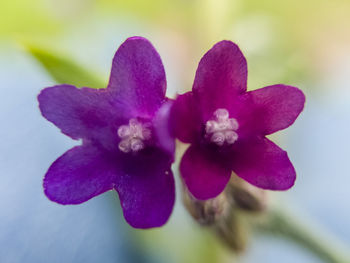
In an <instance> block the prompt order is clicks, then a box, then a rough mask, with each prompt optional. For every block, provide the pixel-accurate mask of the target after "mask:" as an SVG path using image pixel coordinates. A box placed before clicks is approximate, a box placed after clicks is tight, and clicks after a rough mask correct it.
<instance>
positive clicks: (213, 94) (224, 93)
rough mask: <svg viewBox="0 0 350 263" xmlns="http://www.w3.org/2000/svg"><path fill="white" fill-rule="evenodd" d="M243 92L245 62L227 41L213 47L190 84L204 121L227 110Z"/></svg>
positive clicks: (245, 83)
mask: <svg viewBox="0 0 350 263" xmlns="http://www.w3.org/2000/svg"><path fill="white" fill-rule="evenodd" d="M246 89H247V61H246V59H245V57H244V56H243V54H242V52H241V50H240V49H239V47H238V46H237V45H236V44H235V43H233V42H231V41H226V40H225V41H221V42H219V43H217V44H216V45H214V47H213V48H212V49H210V50H209V51H208V52H207V53H206V54H205V55H204V56H203V58H202V59H201V61H200V62H199V65H198V69H197V72H196V77H195V80H194V84H193V94H194V95H195V97H196V98H198V99H199V101H200V105H201V111H202V114H203V118H204V120H207V119H209V118H210V117H211V115H212V114H213V112H214V111H215V110H217V109H218V108H225V109H228V108H229V106H230V105H231V104H232V102H233V101H234V100H235V97H237V95H239V94H242V93H243V92H245V91H246Z"/></svg>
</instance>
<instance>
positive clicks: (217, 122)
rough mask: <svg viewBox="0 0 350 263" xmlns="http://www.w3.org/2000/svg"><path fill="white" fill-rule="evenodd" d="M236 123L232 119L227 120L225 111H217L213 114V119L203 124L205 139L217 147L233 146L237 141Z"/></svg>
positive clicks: (227, 115) (227, 113) (227, 116)
mask: <svg viewBox="0 0 350 263" xmlns="http://www.w3.org/2000/svg"><path fill="white" fill-rule="evenodd" d="M237 129H238V122H237V120H236V119H234V118H229V112H228V111H227V110H226V109H217V110H216V111H215V112H214V114H213V119H212V120H209V121H207V123H206V124H205V133H206V134H205V137H206V138H208V139H209V140H210V142H213V143H215V144H217V145H219V146H222V145H224V143H225V142H226V143H227V144H233V143H234V142H235V141H237V139H238V134H237V133H236V131H237Z"/></svg>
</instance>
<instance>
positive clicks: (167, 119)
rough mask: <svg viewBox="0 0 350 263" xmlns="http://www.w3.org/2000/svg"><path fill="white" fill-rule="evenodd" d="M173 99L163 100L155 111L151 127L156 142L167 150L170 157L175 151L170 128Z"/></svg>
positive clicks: (173, 138) (173, 137)
mask: <svg viewBox="0 0 350 263" xmlns="http://www.w3.org/2000/svg"><path fill="white" fill-rule="evenodd" d="M173 103H174V102H173V101H172V100H169V101H167V102H165V103H164V104H163V105H162V106H161V107H160V109H159V110H158V111H157V113H156V115H155V117H154V119H153V128H154V131H155V136H156V144H157V145H158V146H159V147H160V148H161V149H162V150H164V151H165V152H167V153H168V154H169V155H170V156H172V159H174V153H175V136H174V134H173V133H174V132H173V130H172V120H171V116H170V114H171V108H172V106H173Z"/></svg>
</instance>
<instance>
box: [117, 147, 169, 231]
mask: <svg viewBox="0 0 350 263" xmlns="http://www.w3.org/2000/svg"><path fill="white" fill-rule="evenodd" d="M123 166H124V168H123V171H124V176H122V177H121V178H119V180H118V182H117V184H116V186H115V188H116V190H117V191H118V193H119V198H120V202H121V205H122V208H123V212H124V217H125V219H126V221H127V222H128V223H129V224H130V225H131V226H133V227H135V228H151V227H159V226H162V225H164V224H165V223H166V222H167V220H168V218H169V217H170V214H171V212H172V209H173V206H174V202H175V184H174V177H173V174H172V172H171V170H170V166H171V159H170V158H169V157H168V156H167V155H165V154H164V153H163V152H161V151H158V150H155V149H148V150H145V151H144V152H140V154H138V155H135V156H131V155H130V156H129V157H128V158H127V159H125V160H124V161H123Z"/></svg>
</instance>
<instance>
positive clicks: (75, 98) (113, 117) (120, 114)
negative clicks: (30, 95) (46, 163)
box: [38, 85, 130, 149]
mask: <svg viewBox="0 0 350 263" xmlns="http://www.w3.org/2000/svg"><path fill="white" fill-rule="evenodd" d="M38 101H39V108H40V110H41V114H42V115H43V116H44V117H45V118H46V119H47V120H49V121H50V122H52V123H53V124H55V125H56V126H57V127H58V128H60V129H61V131H62V132H63V133H64V134H66V135H68V136H70V137H71V138H73V139H80V138H83V139H91V140H94V141H97V142H99V143H100V144H102V145H103V146H105V147H106V148H113V149H117V144H118V140H119V138H118V136H117V129H118V126H119V125H120V123H122V122H123V121H125V119H127V118H128V116H130V115H129V112H128V111H126V110H125V108H124V107H123V106H121V105H119V104H118V102H117V101H115V100H113V99H112V97H111V96H110V94H109V93H108V92H107V90H106V89H101V90H96V89H90V88H80V89H78V88H76V87H74V86H71V85H58V86H54V87H49V88H46V89H44V90H42V91H41V93H40V94H39V96H38Z"/></svg>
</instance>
